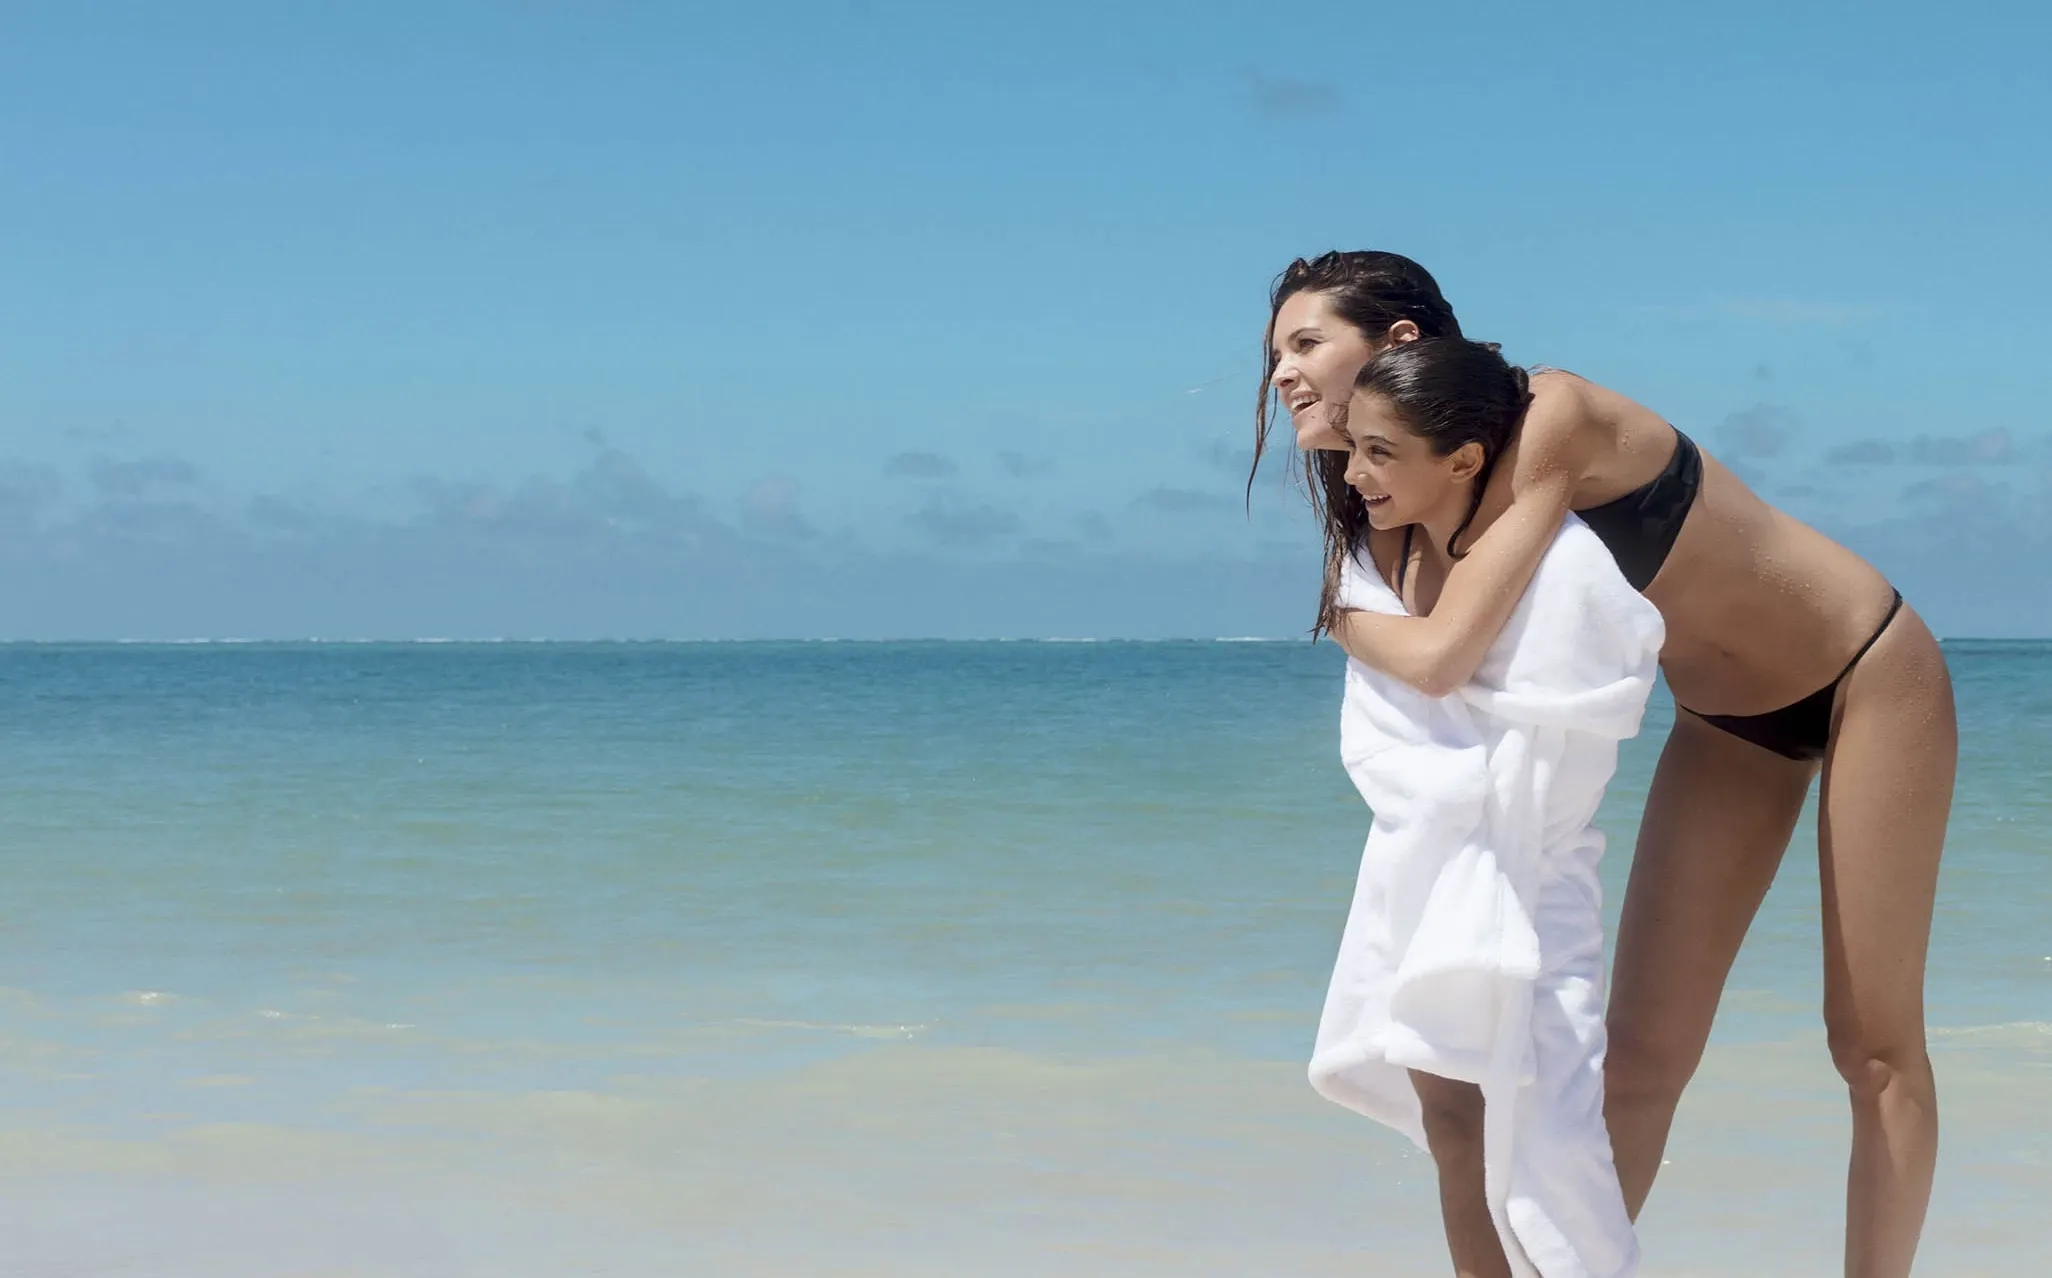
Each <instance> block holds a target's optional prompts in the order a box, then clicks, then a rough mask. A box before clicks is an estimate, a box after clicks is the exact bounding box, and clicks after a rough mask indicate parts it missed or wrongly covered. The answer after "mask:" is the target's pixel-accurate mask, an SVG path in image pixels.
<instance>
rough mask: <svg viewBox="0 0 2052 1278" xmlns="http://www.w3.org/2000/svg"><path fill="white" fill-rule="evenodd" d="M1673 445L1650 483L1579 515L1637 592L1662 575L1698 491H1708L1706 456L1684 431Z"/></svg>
mask: <svg viewBox="0 0 2052 1278" xmlns="http://www.w3.org/2000/svg"><path fill="white" fill-rule="evenodd" d="M1674 441H1675V442H1674V455H1673V456H1672V457H1669V458H1668V459H1667V468H1666V469H1665V470H1663V471H1661V472H1660V473H1659V474H1658V475H1655V476H1654V477H1653V480H1652V482H1651V483H1649V484H1647V485H1646V486H1645V487H1643V488H1635V489H1633V490H1632V491H1631V492H1628V493H1626V494H1625V495H1624V496H1622V497H1620V498H1618V499H1617V500H1616V501H1608V502H1605V503H1603V504H1602V505H1601V506H1595V507H1592V508H1590V509H1588V510H1578V511H1576V512H1575V513H1576V514H1577V515H1580V516H1581V517H1582V522H1583V523H1585V524H1587V525H1589V529H1590V531H1591V532H1594V533H1595V534H1596V536H1597V537H1598V538H1600V539H1601V540H1602V542H1603V544H1604V545H1606V546H1608V547H1610V554H1611V557H1612V558H1613V559H1615V560H1617V566H1618V568H1619V569H1620V570H1621V571H1622V572H1623V573H1624V577H1625V580H1626V581H1628V582H1630V583H1631V585H1632V589H1634V590H1638V591H1644V590H1645V589H1646V587H1647V586H1650V585H1652V584H1653V578H1654V577H1656V576H1658V575H1659V573H1660V565H1662V564H1664V563H1666V562H1667V552H1668V551H1670V550H1673V549H1674V539H1675V538H1676V537H1678V536H1680V535H1681V527H1682V521H1683V520H1684V519H1686V518H1688V514H1689V508H1690V507H1691V506H1693V505H1695V504H1696V491H1697V490H1698V489H1700V488H1701V487H1702V486H1703V453H1702V450H1700V449H1698V448H1697V447H1696V442H1695V441H1694V440H1692V439H1690V438H1689V437H1688V436H1687V435H1684V434H1682V433H1681V432H1680V431H1676V432H1674Z"/></svg>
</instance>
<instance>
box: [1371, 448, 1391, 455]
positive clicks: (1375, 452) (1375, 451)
mask: <svg viewBox="0 0 2052 1278" xmlns="http://www.w3.org/2000/svg"><path fill="white" fill-rule="evenodd" d="M1368 455H1369V456H1370V457H1382V458H1387V457H1388V456H1389V455H1390V452H1389V450H1388V449H1387V448H1380V447H1377V448H1371V449H1369V450H1368Z"/></svg>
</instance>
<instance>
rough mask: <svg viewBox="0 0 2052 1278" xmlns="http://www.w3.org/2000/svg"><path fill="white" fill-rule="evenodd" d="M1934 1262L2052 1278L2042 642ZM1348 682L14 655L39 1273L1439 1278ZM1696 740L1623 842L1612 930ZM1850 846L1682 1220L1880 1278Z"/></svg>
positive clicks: (1997, 824)
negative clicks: (1388, 1007)
mask: <svg viewBox="0 0 2052 1278" xmlns="http://www.w3.org/2000/svg"><path fill="white" fill-rule="evenodd" d="M1947 653H1948V658H1949V660H1950V661H1951V663H1952V666H1953V671H1954V677H1955V680H1956V682H1957V685H1958V691H1959V704H1960V716H1961V739H1962V759H1961V766H1960V773H1959V793H1958V799H1957V802H1956V806H1955V809H1954V814H1953V821H1952V827H1951V835H1950V841H1949V844H1948V849H1947V854H1946V861H1945V869H1944V875H1943V879H1942V883H1941V892H1940V899H1939V905H1938V914H1937V919H1936V923H1935V933H1934V938H1933V943H1932V955H1931V964H1930V976H1929V985H1928V989H1929V1005H1930V1019H1931V1024H1932V1050H1933V1054H1934V1058H1935V1060H1936V1062H1937V1068H1938V1071H1939V1081H1940V1087H1941V1089H1942V1092H1941V1105H1942V1114H1943V1121H1944V1125H1945V1134H1944V1151H1943V1155H1942V1161H1941V1165H1940V1170H1939V1184H1938V1192H1937V1197H1936V1199H1935V1202H1934V1206H1933V1210H1932V1215H1931V1220H1930V1224H1929V1226H1928V1228H1927V1230H1926V1235H1925V1239H1926V1240H1925V1245H1924V1251H1923V1260H1922V1263H1921V1264H1920V1268H1919V1272H1920V1273H1929V1274H1941V1275H1978V1274H1989V1275H1994V1274H2003V1275H2010V1274H2015V1273H2019V1272H2030V1271H2033V1270H2034V1269H2035V1267H2036V1266H2037V1265H2038V1264H2041V1263H2043V1261H2042V1258H2043V1256H2044V1255H2045V1254H2046V1253H2047V1251H2048V1249H2052V1217H2048V1214H2047V1211H2046V1208H2047V1205H2048V1204H2052V1103H2048V1102H2052V858H2048V855H2047V853H2048V851H2052V834H2048V830H2052V644H2035V643H1951V644H1948V645H1947ZM1340 674H1341V660H1340V657H1339V655H1338V654H1337V652H1336V651H1335V650H1334V649H1333V648H1332V647H1331V645H1329V644H1321V645H1312V644H1310V643H1308V642H1301V641H1279V642H1214V643H1194V642H1193V643H1112V642H1106V643H1054V642H1006V643H792V644H776V643H733V644H723V643H680V644H594V645H576V644H512V643H509V644H454V643H451V644H394V645H355V644H304V645H291V644H276V645H272V644H254V645H231V644H193V645H169V646H148V645H106V646H94V645H7V646H0V848H4V853H5V857H6V860H5V865H6V891H5V893H4V894H0V1274H5V1275H38V1276H49V1278H56V1276H58V1275H62V1276H63V1278H85V1276H87V1275H102V1274H106V1275H148V1276H150V1278H187V1276H191V1278H244V1276H252V1278H254V1276H262V1278H272V1276H274V1275H276V1276H283V1275H293V1276H296V1278H312V1276H315V1275H319V1276H321V1278H340V1276H342V1275H351V1276H368V1275H379V1276H383V1275H394V1276H404V1278H414V1276H416V1275H417V1276H420V1278H456V1276H459V1275H479V1276H481V1278H482V1276H485V1275H489V1276H490V1278H522V1276H526V1275H535V1276H537V1278H539V1276H555V1275H622V1276H626V1275H635V1276H640V1275H649V1276H668V1275H692V1276H697V1275H706V1276H713V1275H744V1276H747V1275H772V1274H774V1275H807V1276H810V1275H821V1276H823V1278H824V1276H831V1278H853V1276H856V1275H864V1276H879V1278H880V1276H883V1275H891V1276H893V1278H896V1276H899V1275H904V1276H908V1278H928V1276H931V1278H939V1276H941V1275H950V1276H952V1275H964V1276H968V1275H975V1276H978V1278H983V1276H992V1278H1012V1276H1025V1275H1050V1276H1052V1275H1064V1276H1068V1275H1083V1276H1091V1278H1095V1276H1097V1275H1106V1276H1109V1275H1156V1274H1159V1275H1169V1274H1174V1275H1178V1276H1180V1278H1189V1276H1193V1275H1197V1276H1209V1275H1219V1276H1224V1275H1271V1274H1272V1275H1292V1276H1297V1275H1335V1276H1336V1275H1394V1274H1412V1273H1416V1274H1436V1273H1440V1272H1443V1271H1444V1268H1445V1263H1444V1260H1443V1258H1442V1257H1443V1251H1442V1247H1441V1243H1440V1241H1439V1233H1438V1225H1437V1214H1436V1206H1435V1199H1434V1197H1433V1191H1432V1184H1431V1175H1430V1167H1429V1165H1428V1164H1427V1163H1426V1162H1425V1161H1424V1160H1423V1159H1422V1158H1421V1157H1419V1156H1417V1155H1415V1154H1413V1153H1412V1152H1411V1151H1410V1150H1409V1149H1408V1147H1407V1146H1405V1144H1404V1143H1403V1142H1402V1141H1401V1140H1400V1139H1399V1138H1397V1137H1395V1136H1394V1135H1393V1134H1391V1133H1389V1132H1387V1131H1385V1130H1383V1129H1381V1128H1379V1127H1377V1126H1375V1125H1374V1124H1371V1123H1369V1122H1368V1121H1367V1120H1365V1119H1361V1118H1359V1117H1357V1116H1355V1115H1352V1114H1350V1113H1348V1112H1345V1111H1343V1110H1340V1109H1338V1108H1336V1107H1334V1106H1332V1105H1329V1104H1327V1103H1326V1102H1323V1101H1321V1100H1319V1099H1318V1098H1317V1097H1316V1096H1314V1095H1313V1094H1312V1093H1311V1092H1310V1089H1309V1087H1308V1085H1307V1084H1306V1083H1305V1081H1304V1073H1303V1062H1304V1059H1305V1056H1306V1054H1307V1052H1308V1050H1309V1047H1310V1041H1311V1036H1312V1033H1313V1030H1314V1028H1315V1026H1316V1022H1317V1017H1318V1012H1319V1007H1320V1003H1321V1000H1322V997H1323V993H1324V988H1325V982H1326V979H1327V977H1328V975H1329V973H1330V969H1331V963H1332V958H1333V951H1334V947H1335V945H1336V943H1337V940H1338V935H1339V929H1340V926H1341V923H1342V922H1343V920H1344V917H1345V914H1346V909H1347V904H1348V898H1349V895H1350V892H1351V890H1352V883H1353V877H1354V872H1355V868H1356V864H1357V859H1358V857H1359V854H1360V849H1361V843H1362V840H1363V838H1364V837H1365V835H1366V833H1367V829H1368V823H1369V814H1368V812H1367V811H1366V809H1365V808H1364V807H1363V806H1362V804H1361V802H1360V800H1359V798H1358V797H1357V796H1356V795H1355V793H1354V791H1353V789H1352V787H1351V785H1350V784H1349V783H1348V781H1347V778H1346V776H1345V774H1344V773H1343V772H1342V771H1341V769H1340V766H1339V762H1338V757H1337V733H1338V708H1339V699H1340ZM1670 714H1671V711H1670V709H1669V706H1668V703H1667V701H1666V699H1665V697H1664V694H1663V695H1662V696H1660V697H1659V698H1658V700H1657V702H1656V705H1655V707H1654V710H1653V712H1652V714H1651V715H1650V717H1649V721H1648V724H1647V727H1646V730H1645V731H1644V732H1643V733H1642V734H1641V736H1640V737H1639V738H1638V739H1637V740H1635V741H1632V742H1630V743H1627V746H1626V749H1625V752H1624V758H1623V763H1622V767H1621V770H1620V773H1619V775H1618V778H1617V780H1616V782H1615V783H1614V784H1613V786H1612V788H1611V793H1610V798H1609V801H1608V803H1607V805H1606V808H1605V814H1604V818H1603V822H1602V825H1603V828H1604V829H1605V831H1606V832H1607V833H1608V835H1609V836H1610V853H1609V855H1608V856H1607V858H1606V864H1607V870H1606V881H1607V883H1608V885H1609V900H1608V902H1607V906H1608V908H1609V910H1610V912H1611V914H1612V917H1613V919H1614V917H1615V910H1616V906H1617V901H1618V898H1619V897H1620V896H1621V894H1622V887H1623V882H1624V875H1625V872H1626V870H1627V869H1628V864H1629V857H1630V849H1631V846H1632V839H1633V835H1634V823H1635V820H1636V816H1637V813H1638V809H1639V806H1640V804H1641V803H1642V801H1643V798H1644V792H1645V788H1646V783H1647V780H1648V777H1649V775H1650V772H1651V769H1652V764H1653V760H1654V758H1655V756H1656V754H1657V752H1658V749H1659V745H1660V742H1661V740H1662V738H1663V737H1664V735H1665V732H1666V727H1667V724H1668V722H1669V717H1670ZM1820 963H1821V959H1820V950H1819V938H1818V908H1817V866H1816V856H1815V831H1814V826H1813V825H1812V824H1811V823H1810V821H1809V820H1807V819H1806V820H1805V822H1804V825H1803V827H1802V828H1801V829H1800V830H1799V831H1798V833H1797V835H1796V839H1795V841H1794V843H1793V844H1792V845H1791V849H1790V854H1789V856H1788V858H1787V860H1786V862H1785V864H1784V866H1783V869H1782V872H1781V876H1780V879H1779V881H1778V882H1777V884H1776V886H1775V889H1774V891H1773V893H1772V895H1771V896H1770V898H1769V900H1768V902H1767V904H1766V907H1765V908H1764V910H1763V911H1762V913H1761V915H1760V918H1759V920H1758V922H1757V923H1756V924H1755V926H1754V928H1753V931H1752V933H1751V935H1750V937H1749V939H1748V941H1747V944H1746V948H1745V951H1744V953H1743V954H1742V956H1741V958H1740V960H1739V964H1738V968H1737V970H1736V972H1735V973H1734V975H1733V977H1732V980H1731V984H1730V987H1729V990H1728V992H1727V995H1726V998H1725V1002H1724V1005H1723V1008H1722V1011H1721V1013H1720V1017H1719V1021H1718V1027H1717V1032H1716V1036H1715V1039H1714V1041H1713V1044H1712V1048H1711V1051H1710V1054H1709V1057H1708V1059H1707V1060H1706V1062H1705V1065H1704V1067H1703V1070H1702V1073H1701V1075H1700V1076H1699V1078H1698V1081H1697V1083H1696V1085H1695V1086H1694V1087H1693V1088H1692V1089H1691V1091H1690V1093H1689V1096H1688V1098H1687V1100H1686V1102H1685V1104H1684V1108H1683V1113H1682V1116H1681V1119H1680V1122H1679V1124H1678V1127H1677V1130H1676V1133H1675V1137H1674V1140H1673V1142H1672V1144H1671V1146H1670V1149H1669V1158H1670V1165H1669V1166H1668V1167H1667V1168H1666V1169H1665V1171H1664V1172H1663V1174H1662V1179H1661V1182H1660V1184H1659V1185H1657V1186H1656V1187H1655V1190H1654V1194H1653V1199H1652V1203H1651V1205H1650V1206H1649V1208H1648V1210H1647V1213H1646V1215H1645V1217H1644V1219H1643V1220H1642V1222H1641V1234H1642V1239H1643V1242H1644V1249H1645V1255H1646V1269H1645V1272H1647V1273H1648V1274H1651V1275H1674V1276H1681V1275H1704V1274H1713V1273H1715V1274H1726V1273H1730V1274H1739V1273H1743V1274H1751V1275H1763V1274H1764V1275H1773V1274H1784V1273H1785V1274H1810V1273H1824V1272H1837V1267H1838V1253H1839V1246H1840V1238H1841V1223H1840V1222H1841V1219H1842V1211H1843V1165H1844V1158H1845V1152H1846V1140H1847V1129H1848V1123H1847V1117H1846V1106H1845V1101H1844V1095H1843V1089H1842V1087H1841V1086H1840V1084H1839V1082H1838V1080H1837V1077H1836V1075H1835V1073H1834V1072H1833V1071H1832V1068H1831V1065H1830V1062H1829V1059H1828V1057H1827V1055H1826V1053H1825V1050H1824V1043H1823V1034H1822V1024H1821V1019H1820V1013H1819V1005H1820V999H1821V976H1820Z"/></svg>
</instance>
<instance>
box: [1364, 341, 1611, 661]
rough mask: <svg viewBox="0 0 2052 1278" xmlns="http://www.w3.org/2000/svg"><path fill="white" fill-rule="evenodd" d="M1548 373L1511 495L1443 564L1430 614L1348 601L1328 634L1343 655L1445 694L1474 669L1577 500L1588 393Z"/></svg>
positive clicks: (1523, 437)
mask: <svg viewBox="0 0 2052 1278" xmlns="http://www.w3.org/2000/svg"><path fill="white" fill-rule="evenodd" d="M1548 380H1549V381H1554V382H1555V385H1554V387H1553V388H1552V392H1553V393H1551V394H1547V395H1545V396H1544V397H1543V398H1541V397H1536V396H1535V398H1534V400H1533V402H1532V406H1531V408H1530V409H1529V410H1528V411H1527V412H1526V415H1525V422H1524V426H1523V427H1522V429H1521V430H1520V431H1519V436H1518V445H1517V452H1516V456H1515V457H1514V458H1512V459H1510V460H1511V461H1512V465H1511V468H1510V470H1511V473H1510V476H1509V479H1510V503H1509V505H1508V506H1506V507H1505V508H1504V510H1503V513H1502V514H1500V515H1498V516H1497V517H1496V518H1495V520H1494V521H1492V522H1491V523H1490V524H1489V526H1488V527H1487V528H1486V529H1485V530H1484V531H1483V532H1482V534H1481V535H1480V536H1479V537H1477V538H1476V539H1475V542H1474V545H1473V546H1472V547H1471V548H1470V550H1469V551H1468V553H1467V554H1466V555H1465V556H1464V557H1462V558H1461V559H1459V560H1458V561H1456V562H1455V563H1454V564H1453V565H1452V566H1451V567H1450V568H1449V569H1448V570H1447V576H1446V584H1445V585H1444V586H1443V587H1442V588H1441V589H1440V593H1439V599H1438V602H1436V603H1435V604H1434V605H1433V607H1432V611H1431V613H1430V614H1429V615H1427V616H1423V617H1393V616H1388V615H1385V614H1381V613H1368V612H1360V611H1357V610H1349V611H1347V612H1345V613H1343V614H1342V615H1341V617H1340V624H1339V625H1338V626H1337V627H1335V628H1334V630H1333V632H1332V637H1333V639H1334V640H1335V641H1336V642H1337V643H1338V644H1339V645H1340V647H1341V648H1343V649H1345V650H1346V653H1347V655H1348V656H1351V657H1353V658H1355V659H1356V660H1358V661H1360V662H1362V663H1363V664H1365V665H1369V666H1373V667H1374V668H1375V669H1377V670H1380V671H1382V672H1383V673H1384V674H1387V675H1391V676H1393V677H1395V678H1398V679H1401V680H1403V681H1404V682H1405V683H1407V684H1410V685H1411V686H1412V687H1414V688H1416V689H1417V690H1418V691H1420V692H1422V693H1425V694H1426V695H1427V696H1433V697H1443V696H1446V695H1447V694H1449V693H1451V692H1453V691H1455V690H1456V689H1458V688H1459V687H1461V685H1463V684H1465V683H1467V682H1468V680H1470V679H1472V678H1474V676H1475V671H1476V669H1477V668H1478V667H1479V666H1481V664H1482V658H1483V657H1484V656H1486V655H1487V654H1488V652H1489V647H1490V645H1491V644H1493V643H1495V642H1496V637H1497V635H1499V634H1501V633H1502V632H1503V627H1504V625H1505V624H1506V623H1507V622H1509V621H1510V616H1511V613H1513V612H1515V611H1516V610H1517V606H1518V601H1519V600H1520V599H1522V598H1524V595H1525V588H1526V587H1527V586H1529V585H1531V584H1532V575H1533V574H1534V573H1536V572H1537V571H1538V570H1539V561H1540V559H1542V558H1543V557H1544V556H1545V554H1546V548H1547V547H1548V546H1550V545H1552V544H1553V539H1554V537H1555V536H1556V535H1557V534H1558V533H1559V532H1560V525H1561V522H1562V521H1563V520H1564V519H1566V518H1567V514H1568V511H1569V509H1570V508H1571V507H1572V506H1573V503H1574V496H1575V489H1576V487H1577V486H1578V485H1579V483H1580V481H1581V477H1582V471H1583V458H1582V457H1581V453H1582V452H1583V451H1584V448H1585V446H1586V445H1585V443H1584V441H1585V440H1586V439H1587V438H1588V437H1587V435H1585V434H1584V433H1583V432H1582V431H1581V430H1579V429H1577V428H1578V427H1580V426H1581V425H1583V423H1584V421H1585V420H1586V419H1585V416H1584V414H1585V413H1586V411H1587V406H1586V401H1585V398H1584V396H1583V394H1582V391H1581V387H1580V383H1578V382H1576V381H1575V380H1573V379H1570V378H1559V379H1551V378H1549V379H1548Z"/></svg>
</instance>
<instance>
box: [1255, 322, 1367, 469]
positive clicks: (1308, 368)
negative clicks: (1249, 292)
mask: <svg viewBox="0 0 2052 1278" xmlns="http://www.w3.org/2000/svg"><path fill="white" fill-rule="evenodd" d="M1273 341H1274V346H1273V347H1272V354H1273V355H1274V358H1275V372H1274V374H1273V375H1271V376H1270V377H1269V379H1268V382H1269V385H1271V386H1273V387H1274V388H1275V393H1276V396H1277V398H1278V399H1280V400H1281V401H1282V406H1283V408H1284V409H1285V410H1286V411H1287V412H1288V413H1289V415H1290V425H1291V427H1293V428H1294V429H1295V430H1296V432H1297V447H1299V448H1301V449H1304V450H1305V451H1306V452H1309V451H1310V450H1312V449H1314V448H1330V449H1337V450H1339V451H1342V452H1344V451H1345V450H1346V447H1347V441H1346V438H1345V437H1344V436H1343V435H1341V434H1340V433H1339V431H1338V430H1337V429H1336V428H1335V427H1336V424H1343V423H1344V422H1345V419H1346V412H1347V401H1348V398H1349V397H1350V396H1351V395H1352V394H1353V393H1354V378H1355V376H1356V375H1358V374H1359V373H1360V371H1361V366H1362V365H1363V364H1365V363H1367V362H1368V357H1369V356H1371V355H1373V354H1374V353H1375V351H1376V347H1375V346H1374V345H1373V344H1372V343H1370V342H1369V340H1368V338H1367V336H1366V335H1365V334H1364V333H1362V332H1361V330H1360V329H1358V328H1355V327H1354V326H1353V325H1352V324H1349V323H1348V322H1347V321H1346V320H1344V319H1342V318H1341V317H1340V316H1339V314H1338V313H1337V312H1335V311H1334V310H1333V309H1332V299H1331V298H1330V297H1329V296H1328V295H1326V294H1324V293H1313V292H1309V291H1305V292H1300V293H1292V294H1290V296H1289V297H1287V298H1285V299H1284V300H1283V304H1282V307H1281V308H1280V309H1279V310H1277V311H1276V313H1275V332H1274V337H1273Z"/></svg>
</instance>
